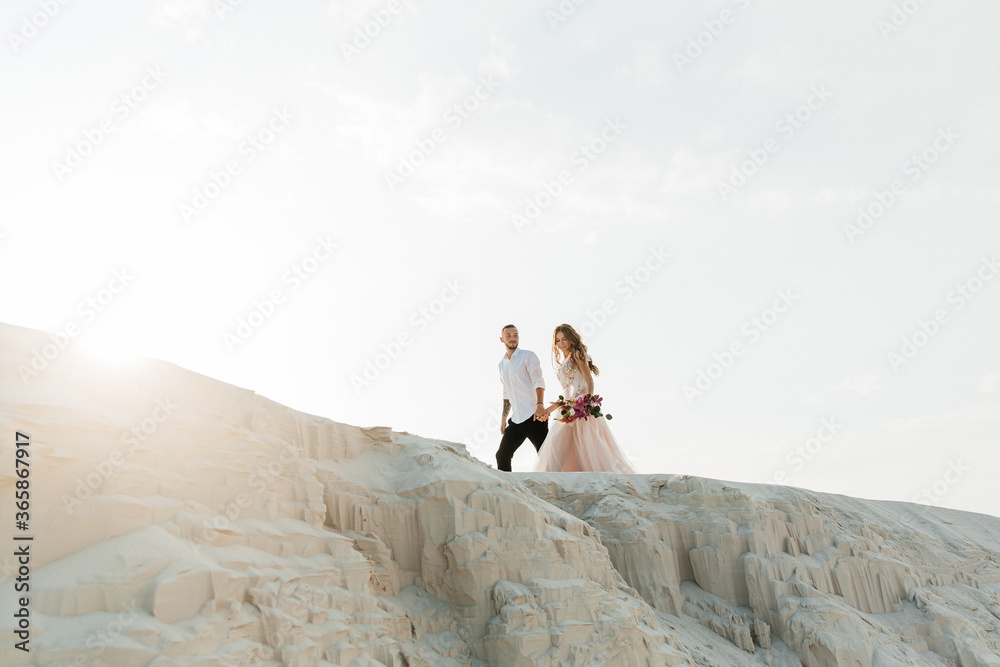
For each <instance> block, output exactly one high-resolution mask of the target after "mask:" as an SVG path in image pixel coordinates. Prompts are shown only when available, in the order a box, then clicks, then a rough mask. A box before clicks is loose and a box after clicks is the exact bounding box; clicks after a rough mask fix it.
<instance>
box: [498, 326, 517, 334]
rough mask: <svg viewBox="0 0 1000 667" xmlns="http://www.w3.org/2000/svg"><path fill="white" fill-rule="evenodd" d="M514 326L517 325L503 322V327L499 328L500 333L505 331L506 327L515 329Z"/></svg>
mask: <svg viewBox="0 0 1000 667" xmlns="http://www.w3.org/2000/svg"><path fill="white" fill-rule="evenodd" d="M516 328H517V327H515V326H514V325H513V324H505V325H504V327H503V328H502V329H500V334H501V335H502V334H503V332H504V331H506V330H507V329H516Z"/></svg>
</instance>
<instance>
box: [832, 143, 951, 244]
mask: <svg viewBox="0 0 1000 667" xmlns="http://www.w3.org/2000/svg"><path fill="white" fill-rule="evenodd" d="M956 139H958V135H957V134H955V133H954V132H953V131H952V129H951V126H950V125H949V126H948V128H947V129H945V128H938V131H937V136H936V137H934V140H933V141H932V142H931V143H930V144H929V145H928V146H927V147H926V148H925V149H924V150H922V151H921V152H920V153H917V154H914V155H911V156H910V158H909V159H908V160H906V161H905V162H903V167H902V170H903V174H904V175H906V176H909V177H910V179H909V180H910V182H911V183H916V182H917V181H919V180H920V178H921V177H922V176H923V175H924V174H926V173H927V171H928V170H929V169H930V168H931V166H933V165H934V164H935V163H936V162H937V161H938V160H939V159H941V156H942V155H944V154H945V153H947V152H948V150H949V149H950V148H951V147H952V146H954V145H955V140H956ZM905 193H906V182H905V181H903V180H901V179H895V180H893V181H892V183H890V184H889V187H888V188H887V189H885V190H876V191H875V195H874V196H873V197H872V198H871V200H870V201H869V202H868V204H865V205H863V206H859V207H858V216H857V218H856V219H855V221H854V223H853V224H845V225H844V234H845V235H846V236H847V240H848V241H850V242H851V243H852V244H853V243H854V242H855V241H856V240H857V238H858V237H859V236H861V235H863V234H864V233H865V232H867V231H868V230H869V229H871V227H872V225H874V224H875V222H877V221H878V220H879V219H880V218H882V216H884V215H885V214H886V212H887V211H888V210H889V209H890V208H892V206H893V205H894V204H895V203H896V202H898V201H899V200H900V198H901V197H902V196H903V195H904V194H905Z"/></svg>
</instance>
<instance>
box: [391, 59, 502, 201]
mask: <svg viewBox="0 0 1000 667" xmlns="http://www.w3.org/2000/svg"><path fill="white" fill-rule="evenodd" d="M501 83H503V82H502V81H497V80H496V79H494V78H493V75H492V74H491V75H489V76H480V77H479V82H478V83H477V84H476V87H475V88H474V89H473V90H472V92H471V93H469V94H468V95H466V96H465V97H463V98H462V99H461V100H459V101H458V102H456V103H455V104H452V105H451V106H450V107H448V109H447V110H446V111H445V112H444V116H443V117H442V121H443V124H441V125H438V126H437V127H435V128H434V129H433V130H431V131H430V132H429V133H428V134H427V136H425V137H424V138H422V139H418V140H417V141H415V142H414V144H415V147H414V148H413V150H411V151H410V152H409V153H407V154H406V155H400V156H399V166H398V167H396V168H395V169H394V170H391V171H386V172H384V177H385V183H386V185H388V186H389V190H390V191H392V192H395V190H396V188H397V187H399V186H400V185H402V183H403V181H405V180H406V179H407V178H409V177H410V176H412V175H413V174H414V173H416V171H417V168H418V167H420V165H422V164H424V162H426V161H427V160H428V158H430V156H432V155H434V153H435V152H436V151H437V149H438V146H440V145H441V144H443V143H444V142H445V141H447V140H448V130H449V129H450V130H451V131H455V130H457V129H458V128H460V127H462V124H463V123H465V121H467V120H469V118H471V117H472V114H474V113H475V112H476V111H478V110H479V109H480V108H481V107H482V106H483V104H485V103H486V101H487V100H489V99H490V97H492V96H493V93H495V92H496V90H497V88H499V87H500V84H501Z"/></svg>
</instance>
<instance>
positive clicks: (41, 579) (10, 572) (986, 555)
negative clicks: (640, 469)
mask: <svg viewBox="0 0 1000 667" xmlns="http://www.w3.org/2000/svg"><path fill="white" fill-rule="evenodd" d="M48 342H49V338H48V336H47V334H44V333H40V332H36V331H32V330H28V329H21V328H18V327H13V326H9V325H0V369H2V373H0V378H2V379H0V384H2V385H3V386H2V393H0V396H2V399H0V400H2V404H0V405H2V410H0V422H2V424H3V433H4V436H3V437H4V440H3V445H2V451H3V457H2V460H3V464H2V466H3V467H2V468H0V503H2V507H3V510H4V511H3V512H2V514H0V519H2V525H0V540H2V541H3V547H2V549H0V554H2V556H0V580H2V581H3V582H4V583H3V584H2V587H0V610H3V613H2V614H0V664H3V665H8V664H11V665H13V664H38V665H71V664H81V665H102V664H106V665H116V666H119V665H123V666H127V665H156V666H157V667H161V666H164V665H190V664H205V665H282V664H286V665H351V666H355V667H361V666H371V665H393V666H395V665H400V666H401V665H410V666H413V665H433V666H439V665H444V666H448V665H486V664H488V665H539V664H540V665H580V666H582V665H609V666H610V665H615V666H618V665H642V666H646V665H657V666H659V665H709V664H710V665H799V664H804V665H863V666H868V665H877V666H880V667H889V666H895V665H900V666H902V665H964V666H971V665H976V666H982V665H1000V519H997V518H995V517H991V516H986V515H981V514H973V513H969V512H959V511H955V510H946V509H939V508H928V507H925V506H921V505H914V504H909V503H897V502H882V501H870V500H862V499H857V498H849V497H845V496H839V495H833V494H821V493H813V492H810V491H806V490H802V489H795V488H791V487H779V486H767V485H757V484H743V483H738V482H723V481H718V480H712V479H704V478H694V477H686V476H684V475H667V474H663V475H636V476H612V475H593V474H573V473H570V474H565V475H544V474H504V473H500V472H497V471H496V470H494V469H492V468H489V467H487V466H486V465H484V464H483V463H481V462H479V461H476V460H473V459H472V458H470V457H469V455H468V453H467V452H466V450H465V448H464V447H463V446H462V445H460V444H454V443H448V442H443V441H438V440H431V439H426V438H421V437H417V436H414V435H409V434H405V433H398V432H393V431H392V430H391V429H389V428H384V427H377V428H370V429H365V428H358V427H354V426H347V425H344V424H338V423H334V422H331V421H329V420H326V419H323V418H321V417H315V416H312V415H307V414H303V413H300V412H297V411H295V410H292V409H289V408H287V407H284V406H282V405H279V404H277V403H274V402H273V401H270V400H268V399H266V398H263V397H261V396H258V395H256V394H254V393H253V392H252V391H248V390H245V389H240V388H237V387H233V386H231V385H227V384H224V383H222V382H218V381H215V380H212V379H210V378H206V377H204V376H200V375H198V374H195V373H192V372H190V371H186V370H183V369H181V368H178V367H176V366H173V365H171V364H167V363H163V362H157V361H151V360H147V361H143V362H141V363H138V364H133V365H130V366H116V365H112V364H107V363H101V362H98V361H94V360H92V359H89V358H87V357H86V356H84V355H82V354H80V353H79V352H78V351H76V350H75V349H74V346H73V345H72V344H70V346H69V347H67V349H65V350H62V351H60V352H59V354H58V355H57V356H56V358H55V359H53V360H51V361H49V362H48V364H47V367H46V368H45V369H44V370H42V371H40V372H39V373H38V375H37V377H31V378H29V380H28V382H27V383H25V382H23V381H22V379H21V375H20V374H19V368H21V367H22V366H28V367H30V362H31V358H32V356H33V355H34V353H35V351H36V350H40V349H41V348H42V346H43V345H45V344H46V343H48ZM15 431H22V432H27V433H29V434H30V436H31V443H32V444H31V445H30V451H31V456H30V463H31V476H30V483H31V487H30V491H31V510H30V530H28V531H26V532H19V531H16V530H15V528H14V519H13V510H14V508H13V502H14V492H15V488H14V482H15V479H16V478H15V477H14V475H13V471H14V463H13V460H14V444H13V439H14V433H15ZM14 533H17V534H18V535H21V536H23V535H32V536H34V540H33V541H32V542H31V561H30V568H31V573H30V592H29V593H27V595H28V597H29V598H30V613H31V616H30V619H31V621H30V633H31V634H30V644H29V645H28V646H29V647H30V649H31V651H30V652H29V653H26V652H23V651H20V650H17V649H16V648H15V643H16V642H18V641H19V639H18V637H17V636H16V635H15V634H14V630H15V625H16V619H15V618H14V617H13V611H14V610H16V609H17V608H18V604H17V598H18V597H19V596H21V595H25V594H24V593H17V594H16V593H15V592H14V583H15V582H14V581H13V579H15V577H17V576H18V570H17V567H18V563H17V562H16V559H15V557H14V556H13V552H14V548H13V547H12V546H11V545H14V544H17V543H15V542H14V541H13V540H12V537H13V535H14Z"/></svg>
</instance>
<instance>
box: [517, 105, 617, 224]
mask: <svg viewBox="0 0 1000 667" xmlns="http://www.w3.org/2000/svg"><path fill="white" fill-rule="evenodd" d="M627 127H628V126H627V125H626V124H625V123H623V122H622V121H621V119H620V118H619V117H618V116H615V117H614V118H607V119H605V121H604V127H603V128H601V131H600V132H599V133H597V134H596V135H595V136H594V137H593V138H591V139H590V140H588V141H587V142H586V143H584V144H583V145H581V146H580V147H578V148H577V149H576V150H575V151H573V154H572V155H571V156H570V158H569V163H570V165H571V166H572V167H576V173H578V174H579V173H583V172H584V171H586V170H587V167H589V166H590V164H591V163H592V162H593V161H594V160H596V159H597V158H599V157H600V156H601V155H603V154H604V153H605V151H607V150H608V146H610V145H611V144H613V143H614V142H615V141H616V140H617V139H618V137H620V136H621V134H622V131H623V130H624V129H626V128H627ZM573 178H574V175H573V172H572V171H571V170H570V169H562V170H560V171H559V173H558V174H556V175H555V176H553V177H552V179H551V180H546V181H543V182H542V184H541V187H540V188H539V190H538V192H536V193H535V194H534V195H533V196H529V197H525V199H524V208H523V209H522V210H521V212H520V213H511V214H510V218H511V222H513V223H514V228H515V229H516V230H517V231H518V233H520V232H522V231H523V230H524V228H525V227H527V226H529V225H531V224H532V223H534V222H535V221H536V220H537V219H538V217H539V216H540V215H541V214H542V212H543V211H545V209H547V208H548V207H550V206H552V204H553V202H555V200H556V199H558V198H559V196H560V195H562V194H563V192H565V191H566V188H568V187H569V186H570V185H572V184H573V182H574V181H573Z"/></svg>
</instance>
